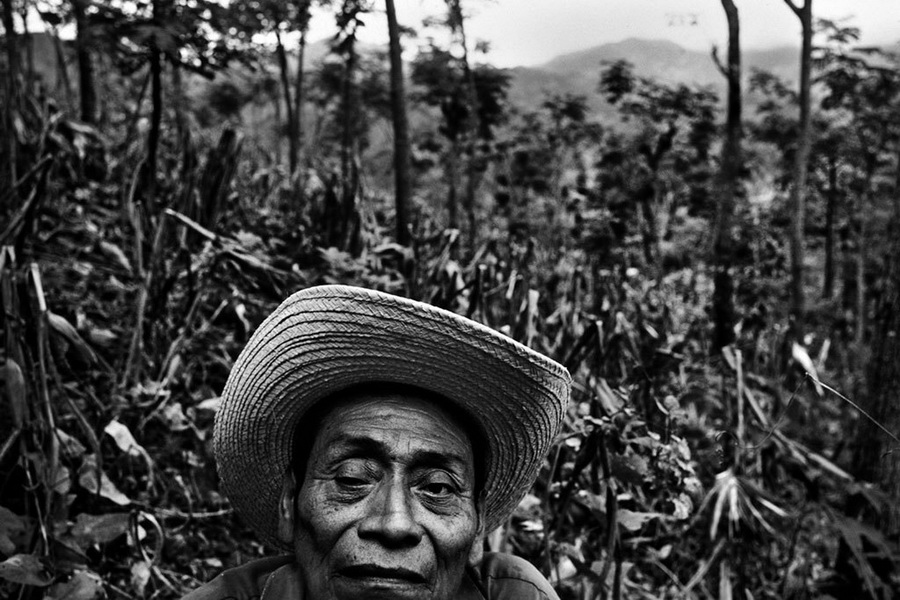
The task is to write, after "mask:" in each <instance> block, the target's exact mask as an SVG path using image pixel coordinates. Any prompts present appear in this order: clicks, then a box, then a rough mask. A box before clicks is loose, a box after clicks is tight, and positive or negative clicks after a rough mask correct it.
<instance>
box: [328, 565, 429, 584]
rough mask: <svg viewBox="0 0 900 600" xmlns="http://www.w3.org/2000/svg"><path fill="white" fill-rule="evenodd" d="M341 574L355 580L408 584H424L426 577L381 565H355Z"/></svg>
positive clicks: (344, 569)
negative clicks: (380, 580) (377, 580)
mask: <svg viewBox="0 0 900 600" xmlns="http://www.w3.org/2000/svg"><path fill="white" fill-rule="evenodd" d="M340 574H341V575H343V576H345V577H352V578H353V579H383V580H394V581H402V582H406V583H415V584H423V583H425V577H423V576H422V575H420V574H419V573H416V572H415V571H410V570H409V569H404V568H403V567H382V566H380V565H353V566H350V567H345V568H343V569H341V570H340Z"/></svg>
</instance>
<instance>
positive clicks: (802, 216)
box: [784, 0, 813, 339]
mask: <svg viewBox="0 0 900 600" xmlns="http://www.w3.org/2000/svg"><path fill="white" fill-rule="evenodd" d="M784 1H785V3H786V4H787V5H788V6H789V7H790V8H791V10H792V11H794V14H796V15H797V18H798V19H800V26H801V29H802V44H801V49H800V130H799V134H798V142H797V153H796V155H795V157H794V166H793V183H792V186H791V195H790V212H791V236H790V253H791V260H790V263H791V284H790V290H791V306H790V313H791V333H792V335H793V337H794V339H802V338H803V330H804V322H805V320H806V300H805V296H804V290H803V255H804V242H803V238H804V232H805V224H806V177H807V167H808V163H809V153H810V147H811V144H812V140H811V135H812V130H811V126H810V108H811V106H810V104H811V102H810V86H811V80H810V73H811V66H812V65H811V63H812V36H813V22H812V2H813V0H804V2H803V5H802V6H797V5H796V4H794V2H793V0H784Z"/></svg>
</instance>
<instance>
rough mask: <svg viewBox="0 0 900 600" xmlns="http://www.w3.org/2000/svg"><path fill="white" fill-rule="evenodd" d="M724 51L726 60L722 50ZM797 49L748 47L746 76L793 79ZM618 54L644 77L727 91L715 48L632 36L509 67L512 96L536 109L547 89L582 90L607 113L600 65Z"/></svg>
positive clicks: (592, 103)
mask: <svg viewBox="0 0 900 600" xmlns="http://www.w3.org/2000/svg"><path fill="white" fill-rule="evenodd" d="M721 52H722V53H723V54H722V56H723V60H724V49H722V50H721ZM799 54H800V51H799V49H797V48H791V47H776V48H771V49H766V50H745V51H744V52H743V56H742V58H743V69H744V78H745V81H746V79H747V78H749V76H750V74H751V72H752V70H753V69H764V70H767V71H771V72H773V73H775V74H776V75H778V76H779V77H781V78H783V79H785V80H786V81H795V80H796V77H797V71H798V69H799ZM620 59H626V60H628V61H630V62H631V63H632V64H634V66H635V72H636V73H637V74H638V75H640V76H642V77H649V78H652V79H657V80H659V81H662V82H666V83H686V84H696V85H701V86H709V87H712V88H713V89H714V90H716V91H717V92H719V95H720V96H723V95H724V92H725V80H724V78H723V77H722V75H721V73H719V71H718V69H717V68H716V65H715V63H714V62H713V59H712V56H711V53H708V52H706V53H705V52H699V51H696V50H688V49H686V48H683V47H682V46H679V45H678V44H676V43H675V42H670V41H666V40H641V39H636V38H629V39H626V40H623V41H621V42H615V43H611V44H603V45H600V46H595V47H593V48H589V49H587V50H581V51H579V52H573V53H571V54H564V55H561V56H557V57H556V58H554V59H552V60H550V61H549V62H547V63H545V64H543V65H540V66H538V67H516V68H514V69H511V73H512V76H513V79H512V83H511V86H510V91H509V96H510V100H511V101H512V102H513V103H514V104H516V105H517V106H519V107H521V108H523V109H534V108H537V107H538V106H539V105H540V103H541V102H542V101H543V99H544V97H545V96H546V95H547V94H548V93H551V94H554V93H555V94H565V93H573V94H582V95H585V96H587V97H588V100H589V104H590V105H591V107H592V108H593V109H595V110H599V111H601V112H606V111H607V110H609V109H608V107H607V106H606V105H605V102H604V101H603V99H602V98H601V97H600V96H599V94H598V93H597V83H598V82H599V80H600V70H601V69H602V63H603V62H604V61H615V60H620Z"/></svg>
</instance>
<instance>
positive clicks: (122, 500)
mask: <svg viewBox="0 0 900 600" xmlns="http://www.w3.org/2000/svg"><path fill="white" fill-rule="evenodd" d="M78 485H80V486H81V487H83V488H84V489H86V490H87V491H89V492H91V493H94V494H99V495H101V496H103V497H104V498H106V499H108V500H110V501H112V502H115V503H116V504H118V505H120V506H125V505H127V504H131V499H129V498H128V496H126V495H125V494H123V493H122V492H120V491H119V488H117V487H116V485H115V484H114V483H113V482H112V481H110V479H109V477H107V476H106V473H104V472H103V471H100V470H99V469H98V468H97V459H96V457H95V456H94V455H93V454H89V455H87V456H85V457H84V462H83V463H82V465H81V468H80V469H78Z"/></svg>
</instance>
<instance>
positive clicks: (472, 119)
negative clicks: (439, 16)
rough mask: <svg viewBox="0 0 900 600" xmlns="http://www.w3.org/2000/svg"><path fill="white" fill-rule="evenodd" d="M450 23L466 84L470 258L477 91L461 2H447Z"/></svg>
mask: <svg viewBox="0 0 900 600" xmlns="http://www.w3.org/2000/svg"><path fill="white" fill-rule="evenodd" d="M449 5H450V23H451V26H452V27H453V28H454V29H456V31H457V32H458V34H459V43H460V46H461V47H462V64H463V74H464V76H465V85H466V104H467V105H468V110H469V117H468V120H467V123H466V155H467V162H466V194H465V197H464V200H463V206H464V207H465V211H466V224H467V230H468V231H466V235H465V239H466V242H467V245H468V250H469V255H470V256H472V255H474V254H475V247H476V240H475V238H476V234H477V222H476V219H475V192H476V191H477V189H478V179H479V175H478V162H477V161H478V158H477V156H476V144H477V141H478V129H479V117H478V115H479V108H478V90H477V87H476V85H475V73H474V72H473V71H472V65H471V63H470V62H469V43H468V40H467V38H466V26H465V17H464V16H463V12H462V6H461V5H460V0H449Z"/></svg>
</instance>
